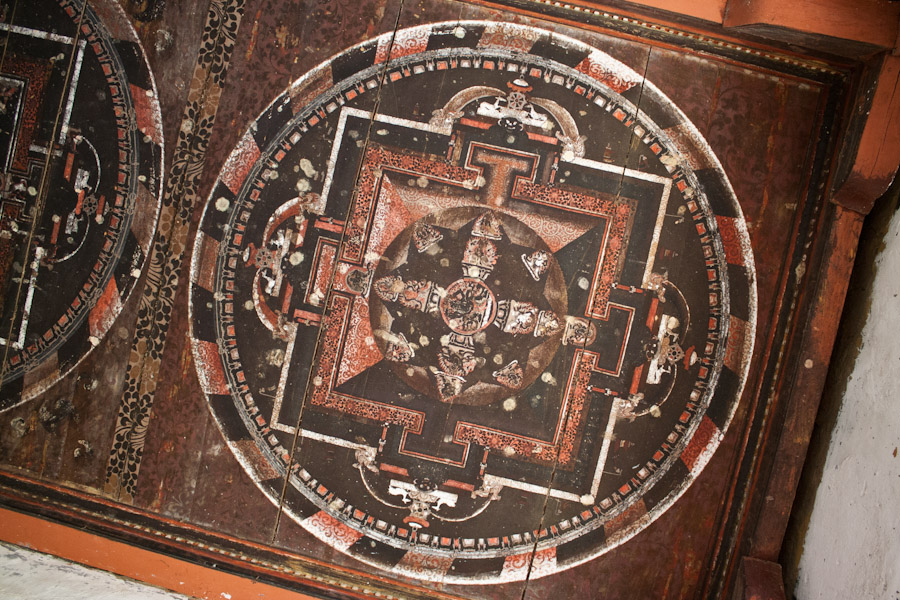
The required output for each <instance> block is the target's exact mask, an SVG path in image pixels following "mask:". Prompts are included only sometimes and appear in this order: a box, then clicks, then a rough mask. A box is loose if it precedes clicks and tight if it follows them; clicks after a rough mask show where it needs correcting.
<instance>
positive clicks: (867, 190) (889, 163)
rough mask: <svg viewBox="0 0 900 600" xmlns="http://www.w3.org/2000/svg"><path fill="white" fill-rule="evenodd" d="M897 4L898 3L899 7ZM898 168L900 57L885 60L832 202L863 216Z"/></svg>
mask: <svg viewBox="0 0 900 600" xmlns="http://www.w3.org/2000/svg"><path fill="white" fill-rule="evenodd" d="M898 4H900V3H898ZM898 167H900V56H893V55H888V56H885V57H884V62H883V63H882V65H881V72H880V73H879V75H878V87H877V88H875V95H874V97H873V98H872V105H871V107H870V108H869V116H868V118H867V119H866V124H865V126H864V128H863V133H862V136H861V137H860V140H859V149H858V150H857V151H856V159H855V160H854V162H853V169H852V171H851V173H850V176H849V177H848V178H847V181H846V182H845V183H844V184H843V185H842V186H841V188H840V189H839V190H838V191H837V193H836V194H835V195H834V198H833V202H834V203H835V204H839V205H841V206H844V207H846V208H849V209H852V210H855V211H856V212H859V213H862V214H868V213H869V211H870V210H872V206H873V205H874V203H875V200H877V199H878V198H880V197H881V196H882V195H883V194H884V193H885V192H886V191H887V189H888V186H890V185H891V182H892V181H893V180H894V177H895V176H896V174H897V169H898Z"/></svg>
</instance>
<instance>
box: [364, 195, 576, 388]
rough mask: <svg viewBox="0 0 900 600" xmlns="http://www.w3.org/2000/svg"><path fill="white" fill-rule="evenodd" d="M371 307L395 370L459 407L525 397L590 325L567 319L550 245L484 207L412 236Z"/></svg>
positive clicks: (382, 270)
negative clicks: (582, 328) (581, 329)
mask: <svg viewBox="0 0 900 600" xmlns="http://www.w3.org/2000/svg"><path fill="white" fill-rule="evenodd" d="M369 303H370V304H369V311H370V313H369V316H370V322H371V327H372V332H373V333H374V340H375V342H376V344H377V345H378V347H379V350H380V351H381V353H382V355H383V356H384V358H385V359H386V361H387V363H388V364H389V365H390V366H391V368H392V369H393V370H394V372H395V373H396V374H397V375H398V376H399V377H400V379H402V380H403V381H404V382H406V384H408V385H409V386H410V387H411V388H413V389H415V390H418V391H419V392H422V393H424V394H427V395H428V396H430V397H431V398H434V399H436V400H439V401H441V402H446V403H452V404H471V405H480V406H483V405H488V404H493V403H495V402H499V401H502V400H503V399H506V398H509V397H511V395H514V394H517V393H519V392H521V391H523V390H525V389H526V388H527V387H528V386H529V385H530V384H531V383H532V382H533V381H534V380H535V379H536V378H537V377H539V376H540V375H541V373H542V372H543V369H544V368H545V367H546V366H547V365H548V364H549V362H550V361H551V360H552V358H553V356H554V355H555V353H556V351H557V349H558V348H559V346H560V344H564V343H566V342H565V341H564V340H565V339H568V338H567V337H566V336H569V337H572V336H573V335H576V334H575V333H574V332H575V330H576V329H578V326H579V324H583V323H581V322H582V321H584V320H583V319H573V318H572V317H571V316H570V315H568V314H567V292H566V286H565V283H564V279H563V274H562V271H561V269H560V266H559V263H558V262H557V260H556V258H555V257H554V256H553V253H552V252H551V251H550V248H549V247H548V246H547V244H546V243H545V242H544V241H543V240H542V239H541V237H540V236H539V235H537V233H535V231H534V230H532V229H531V228H530V227H528V226H527V225H525V224H524V223H522V222H521V221H519V220H518V219H516V218H514V217H511V216H510V215H506V214H503V213H500V212H496V211H493V210H490V209H487V208H485V207H478V206H468V207H455V208H448V209H443V210H438V211H435V212H433V213H431V214H430V215H429V216H428V217H425V218H424V219H420V220H418V221H415V222H413V223H411V224H409V225H408V226H407V227H406V228H405V229H404V230H402V231H401V232H400V233H399V234H398V235H397V236H396V237H395V238H394V239H393V241H392V242H391V243H390V244H389V245H388V247H387V248H386V249H385V251H384V254H383V256H382V259H381V261H380V262H379V265H378V267H377V268H376V269H375V273H374V275H373V278H372V292H371V294H370V295H369ZM584 324H586V321H585V323H584Z"/></svg>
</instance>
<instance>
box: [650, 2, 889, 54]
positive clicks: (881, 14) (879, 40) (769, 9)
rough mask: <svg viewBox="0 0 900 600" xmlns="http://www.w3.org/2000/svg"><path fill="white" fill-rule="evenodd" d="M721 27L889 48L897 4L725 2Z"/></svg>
mask: <svg viewBox="0 0 900 600" xmlns="http://www.w3.org/2000/svg"><path fill="white" fill-rule="evenodd" d="M641 3H642V4H644V2H641ZM705 3H706V2H702V3H701V4H705ZM677 4H680V3H677ZM723 25H725V26H726V27H745V26H752V25H756V26H759V25H769V26H776V27H781V28H787V29H793V30H795V31H801V32H804V33H811V34H815V35H827V36H830V37H834V38H840V39H845V40H853V41H857V42H863V43H866V44H873V45H875V46H880V47H882V48H887V49H891V48H893V47H894V44H895V43H896V42H897V31H898V26H900V4H898V3H896V2H889V1H888V0H789V1H786V0H729V2H728V6H727V7H726V10H725V18H724V21H723Z"/></svg>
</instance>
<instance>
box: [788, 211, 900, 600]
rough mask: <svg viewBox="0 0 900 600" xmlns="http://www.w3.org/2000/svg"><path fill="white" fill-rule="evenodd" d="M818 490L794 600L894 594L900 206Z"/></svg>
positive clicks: (897, 589) (898, 515)
mask: <svg viewBox="0 0 900 600" xmlns="http://www.w3.org/2000/svg"><path fill="white" fill-rule="evenodd" d="M884 243H885V247H884V249H883V250H882V252H881V253H880V254H879V255H878V258H877V259H876V268H877V270H876V272H875V279H874V281H873V287H872V307H871V312H870V313H869V317H868V319H867V321H866V324H865V326H864V327H863V331H862V346H861V351H860V354H859V357H858V359H857V361H856V364H855V366H854V368H853V374H852V375H851V378H850V380H849V382H848V385H847V390H846V393H845V395H844V398H843V403H842V405H841V409H840V413H839V414H838V419H837V423H836V425H835V428H834V431H833V435H832V439H831V445H830V447H829V449H828V456H827V458H826V462H825V468H824V470H823V474H822V481H821V483H820V485H819V488H818V491H817V492H816V500H815V504H814V506H813V511H812V515H811V519H810V524H809V530H808V532H807V535H806V541H805V545H804V548H803V555H802V557H801V559H800V566H799V579H798V582H797V587H796V590H795V595H796V598H797V600H820V599H822V600H825V599H827V600H832V599H845V598H846V599H853V600H868V599H870V598H875V599H886V600H900V457H898V452H900V451H898V449H897V448H898V446H900V212H897V213H895V214H894V216H893V219H892V222H891V225H890V229H889V230H888V233H887V236H886V237H885V240H884Z"/></svg>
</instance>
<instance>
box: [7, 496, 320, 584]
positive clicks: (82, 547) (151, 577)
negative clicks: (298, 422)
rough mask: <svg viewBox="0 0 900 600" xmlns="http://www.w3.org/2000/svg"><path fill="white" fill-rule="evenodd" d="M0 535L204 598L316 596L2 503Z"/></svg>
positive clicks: (18, 542) (63, 556)
mask: <svg viewBox="0 0 900 600" xmlns="http://www.w3.org/2000/svg"><path fill="white" fill-rule="evenodd" d="M0 540H3V541H4V542H8V543H11V544H16V545H18V546H24V547H26V548H30V549H32V550H37V551H39V552H44V553H46V554H53V555H55V556H59V557H61V558H65V559H67V560H71V561H73V562H77V563H80V564H83V565H86V566H88V567H93V568H96V569H102V570H104V571H109V572H111V573H115V574H117V575H122V576H125V577H130V578H131V579H136V580H138V581H143V582H144V583H148V584H150V585H155V586H157V587H161V588H165V589H168V590H172V591H173V592H178V593H180V594H185V595H186V596H191V597H194V598H201V599H203V600H207V599H208V600H213V599H215V600H222V599H223V598H235V599H237V598H255V599H257V600H314V599H313V597H312V596H308V595H306V594H301V593H298V592H292V591H289V590H286V589H283V588H280V587H276V586H273V585H269V584H266V583H260V582H258V581H254V580H252V579H247V578H244V577H239V576H237V575H232V574H231V573H225V572H222V571H217V570H216V569H210V568H208V567H203V566H200V565H196V564H194V563H191V562H187V561H184V560H181V559H178V558H173V557H171V556H166V555H165V554H159V553H157V552H151V551H149V550H143V549H141V548H137V547H135V546H131V545H129V544H125V543H122V542H117V541H114V540H110V539H107V538H105V537H101V536H98V535H93V534H90V533H87V532H85V531H82V530H79V529H73V528H71V527H67V526H65V525H60V524H58V523H53V522H51V521H45V520H44V519H39V518H37V517H31V516H28V515H24V514H22V513H18V512H15V511H11V510H7V509H4V508H0Z"/></svg>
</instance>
